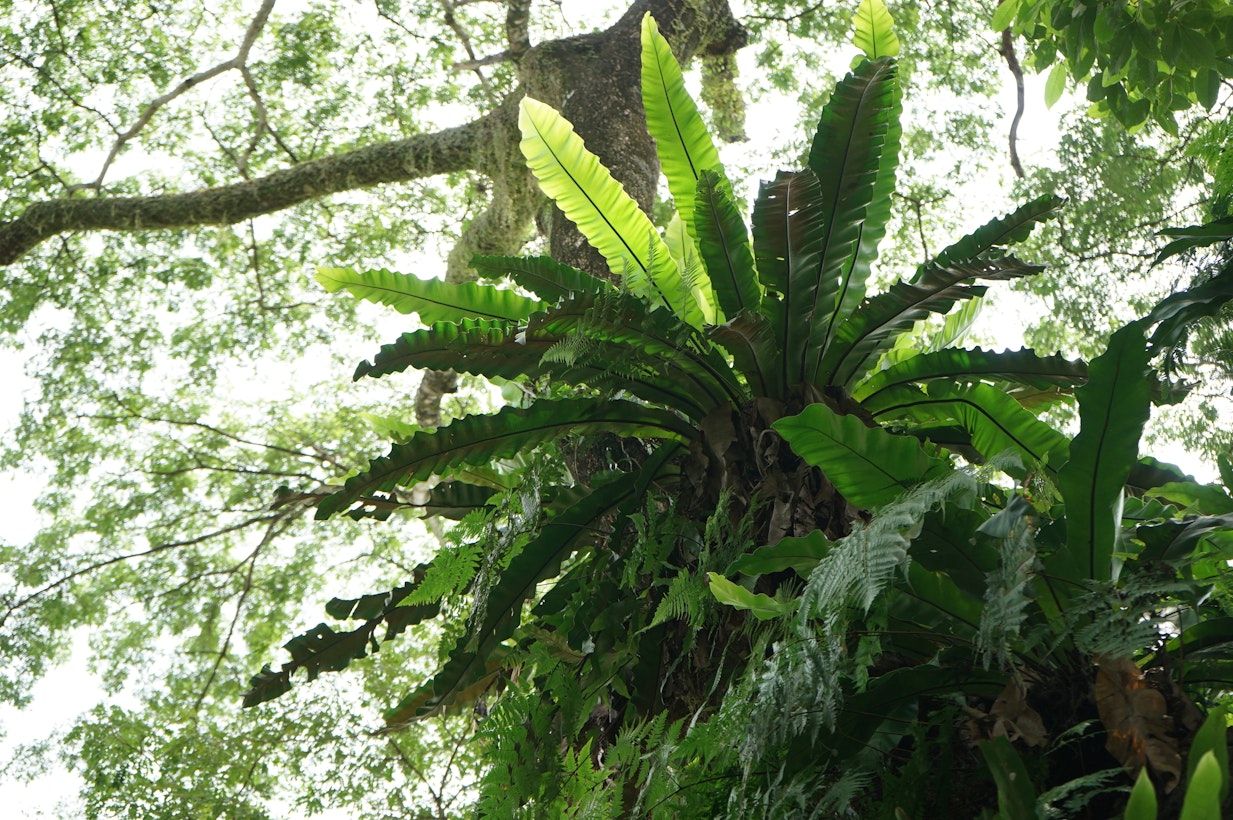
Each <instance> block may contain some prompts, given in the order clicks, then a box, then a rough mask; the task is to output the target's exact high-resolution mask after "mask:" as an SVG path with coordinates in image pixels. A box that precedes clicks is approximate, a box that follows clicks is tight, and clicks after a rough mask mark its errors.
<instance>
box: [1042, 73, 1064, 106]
mask: <svg viewBox="0 0 1233 820" xmlns="http://www.w3.org/2000/svg"><path fill="white" fill-rule="evenodd" d="M1065 90H1066V64H1065V63H1058V64H1057V65H1055V66H1054V67H1053V68H1052V69H1050V71H1049V79H1047V80H1045V107H1046V108H1052V107H1053V106H1055V105H1056V104H1057V101H1058V100H1060V99H1061V98H1062V92H1063V91H1065Z"/></svg>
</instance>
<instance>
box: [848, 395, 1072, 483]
mask: <svg viewBox="0 0 1233 820" xmlns="http://www.w3.org/2000/svg"><path fill="white" fill-rule="evenodd" d="M881 396H882V399H883V400H882V401H881V402H880V403H879V406H878V409H876V410H873V409H871V412H873V414H874V417H875V418H877V419H878V420H879V421H882V422H890V421H900V422H908V423H910V424H913V425H919V426H923V427H924V428H925V429H924V431H923V434H924V435H926V436H928V427H929V426H930V425H946V424H947V423H950V422H954V423H957V424H958V425H959V426H960V427H962V428H963V429H964V430H966V431H967V433H968V434H969V435H970V436H971V445H972V447H973V448H974V449H975V450H976V452H978V453H979V454H980V455H981V456H982V457H983V458H984V459H986V460H988V459H991V458H993V457H994V456H997V455H999V454H1001V453H1003V452H1005V451H1007V450H1009V451H1011V452H1013V453H1016V454H1018V455H1019V456H1020V457H1021V458H1023V459H1024V460H1025V462H1026V466H1027V468H1028V469H1029V470H1030V469H1031V467H1032V465H1033V464H1036V463H1044V464H1048V465H1050V466H1051V467H1052V468H1053V469H1056V468H1057V466H1058V465H1059V464H1061V463H1062V462H1063V461H1064V460H1065V457H1066V448H1067V445H1068V442H1067V439H1066V437H1065V436H1064V435H1062V434H1061V433H1059V432H1057V431H1056V430H1054V429H1053V428H1052V427H1050V426H1049V425H1047V424H1045V423H1044V422H1042V421H1041V420H1040V419H1038V418H1036V417H1035V416H1033V415H1032V414H1031V413H1029V412H1028V411H1027V410H1024V409H1023V407H1021V406H1020V405H1019V403H1018V402H1016V401H1015V400H1014V399H1013V398H1011V397H1010V396H1008V395H1007V394H1006V393H1005V392H1004V391H1002V390H999V389H997V388H996V387H993V386H992V385H988V384H970V385H956V384H952V383H948V382H946V381H935V382H931V383H930V384H929V385H928V390H927V391H922V390H920V389H918V388H915V387H906V386H905V387H899V388H895V389H893V390H887V391H885V392H883V393H882V394H881ZM940 443H941V442H940Z"/></svg>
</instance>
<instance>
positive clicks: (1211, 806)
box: [1181, 751, 1229, 820]
mask: <svg viewBox="0 0 1233 820" xmlns="http://www.w3.org/2000/svg"><path fill="white" fill-rule="evenodd" d="M1228 775H1229V772H1228V768H1227V767H1226V768H1225V770H1224V772H1221V770H1220V763H1219V762H1218V760H1217V757H1216V753H1215V752H1213V751H1207V752H1204V753H1203V756H1202V757H1200V758H1199V763H1198V765H1196V766H1195V767H1194V774H1193V775H1192V776H1191V778H1190V780H1189V781H1188V782H1187V783H1186V799H1185V800H1184V801H1183V802H1182V813H1181V820H1211V818H1213V817H1220V792H1221V788H1222V787H1223V786H1224V785H1225V781H1226V780H1227V778H1228Z"/></svg>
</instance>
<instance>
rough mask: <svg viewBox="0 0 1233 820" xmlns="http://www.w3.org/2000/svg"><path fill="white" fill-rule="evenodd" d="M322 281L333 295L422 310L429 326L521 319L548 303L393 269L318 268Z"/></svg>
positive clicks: (484, 286) (404, 309) (478, 286)
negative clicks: (466, 320)
mask: <svg viewBox="0 0 1233 820" xmlns="http://www.w3.org/2000/svg"><path fill="white" fill-rule="evenodd" d="M317 281H318V282H320V283H321V285H322V286H323V287H324V288H325V289H326V290H327V291H329V292H330V293H336V292H337V291H340V290H344V289H345V290H347V291H348V292H349V293H351V294H352V295H354V296H358V297H359V298H361V299H365V300H367V301H369V302H376V303H378V304H382V305H389V306H390V307H392V308H394V309H395V310H397V311H398V312H399V313H418V314H419V317H420V320H421V321H422V322H424V323H425V324H431V323H433V322H457V321H459V320H461V319H467V318H471V319H501V320H505V321H511V322H516V321H519V320H521V319H525V318H527V317H528V316H530V315H531V314H532V313H534V312H535V311H537V310H542V309H543V308H544V305H543V303H542V302H540V301H539V300H538V299H531V298H529V297H526V296H523V295H521V294H519V293H515V292H514V291H512V290H503V289H500V288H494V287H490V286H488V285H477V284H475V283H474V282H462V283H458V284H454V283H451V282H442V281H440V280H438V279H420V278H419V277H418V276H408V275H407V274H405V273H394V272H392V271H388V270H376V271H365V272H363V273H357V272H356V271H354V270H350V269H348V268H318V269H317Z"/></svg>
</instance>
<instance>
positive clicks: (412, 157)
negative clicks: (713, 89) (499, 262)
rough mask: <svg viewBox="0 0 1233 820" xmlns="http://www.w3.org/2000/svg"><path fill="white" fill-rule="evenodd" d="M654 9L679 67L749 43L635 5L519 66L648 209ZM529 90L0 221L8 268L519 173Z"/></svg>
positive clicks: (669, 2) (735, 32)
mask: <svg viewBox="0 0 1233 820" xmlns="http://www.w3.org/2000/svg"><path fill="white" fill-rule="evenodd" d="M648 11H649V12H650V13H651V14H653V15H654V16H655V18H656V20H658V22H659V24H660V28H661V29H662V30H663V31H664V33H665V35H666V36H667V37H668V38H669V40H670V41H671V42H672V43H673V47H674V48H675V49H676V50H677V52H678V57H679V58H680V59H682V60H683V61H684V60H688V59H689V58H690V57H691V56H692V55H693V54H695V53H697V52H698V51H699V50H702V51H704V52H705V53H711V54H718V53H731V52H733V51H735V50H736V49H737V48H739V47H740V46H741V45H744V42H745V35H744V29H742V28H741V26H740V24H739V23H738V22H737V21H736V20H735V18H734V17H733V16H732V13H731V9H730V8H729V7H728V3H727V2H726V0H637V2H635V3H633V4H632V5H631V7H630V9H629V10H628V11H627V12H626V13H625V15H624V16H623V17H621V19H620V20H619V21H617V22H616V23H615V24H614V25H613V26H611V27H610V28H609V29H607V30H606V31H601V32H596V33H593V34H587V35H582V36H578V37H571V38H567V39H562V40H554V41H550V42H548V43H543V44H540V45H536V46H532V47H530V48H529V49H528V50H527V51H526V52H525V54H523V55H522V57H521V60H520V68H521V73H522V76H523V81H524V88H525V90H526V93H530V94H532V96H537V97H539V98H541V99H544V101H545V102H549V103H551V104H554V105H557V106H558V107H559V108H560V109H561V110H562V111H563V113H564V114H565V115H566V116H567V117H570V118H571V119H573V120H574V123H575V126H576V127H577V130H578V133H579V134H580V135H582V137H583V138H584V139H585V140H587V143H588V145H589V146H590V148H591V150H592V151H594V152H595V153H597V154H598V155H599V156H600V158H601V159H602V160H603V161H604V162H605V163H606V164H608V166H609V168H610V169H611V170H612V172H613V175H614V176H615V177H616V178H617V179H618V180H620V181H622V182H623V183H625V185H626V186H627V188H628V189H629V191H630V193H631V194H632V195H633V196H634V198H635V199H636V200H637V201H638V202H639V204H640V205H642V207H644V208H647V209H649V207H650V204H651V202H652V200H653V198H654V192H655V185H656V180H657V175H658V163H657V162H656V160H655V153H654V148H653V145H652V143H651V140H650V137H649V136H647V134H646V128H645V125H644V116H643V113H642V105H641V100H640V99H639V92H638V85H639V84H638V65H639V47H638V24H639V22H640V21H641V19H642V15H643V14H644V13H646V12H648ZM523 93H524V91H523V89H520V90H519V91H517V92H515V93H514V94H512V95H510V96H509V97H507V98H506V99H505V100H503V101H502V102H501V103H500V104H499V105H498V106H497V107H496V108H494V109H493V110H492V111H490V112H489V113H487V114H486V115H484V116H482V117H480V118H478V119H476V120H474V121H472V122H469V123H466V124H464V125H459V126H456V127H453V128H447V129H444V130H442V131H437V132H433V133H429V134H420V135H416V136H414V137H410V138H408V139H404V140H396V141H391V142H383V143H377V144H374V145H369V146H365V147H363V148H359V149H356V150H353V151H348V152H346V153H342V154H336V155H333V156H330V157H324V158H321V159H317V160H313V161H309V162H304V163H301V164H297V165H293V166H291V167H289V168H285V169H283V170H280V171H276V172H274V173H272V174H270V175H268V176H265V177H260V178H257V179H253V180H249V181H245V182H238V183H235V184H233V185H224V186H220V187H215V188H206V189H202V190H198V191H191V192H187V193H180V194H167V195H152V196H144V197H110V196H70V197H67V198H64V199H58V200H50V201H45V202H37V203H34V204H32V205H30V206H29V207H27V208H26V210H25V211H24V212H23V213H22V214H21V215H20V216H18V217H16V218H15V219H12V220H10V221H8V222H5V223H3V224H0V265H11V264H13V263H14V262H16V261H17V260H18V259H20V258H21V256H22V255H24V254H25V253H27V252H29V251H30V250H32V249H33V248H35V247H37V246H38V245H39V244H40V243H41V242H43V241H45V240H47V239H50V238H51V237H54V236H57V235H59V234H62V233H80V232H85V231H149V230H166V229H183V228H191V227H195V226H200V225H229V224H234V223H237V222H241V221H243V220H246V219H251V218H252V217H254V216H260V215H262V214H269V213H274V212H276V211H280V210H284V209H286V208H290V207H292V206H295V205H298V204H300V203H301V202H306V201H308V200H310V199H316V198H319V197H323V196H328V195H330V194H335V193H340V192H343V191H350V190H356V189H361V188H369V187H372V186H374V185H382V184H387V183H394V182H407V181H410V180H414V179H422V178H424V177H430V176H436V175H438V174H444V173H451V172H457V171H465V170H476V171H480V172H481V173H485V174H487V175H489V176H493V177H494V179H496V178H497V177H500V176H502V175H503V172H508V171H510V170H511V168H510V163H509V162H508V161H506V159H507V157H504V156H499V155H500V154H502V153H507V152H501V151H500V149H501V148H506V149H509V148H512V149H514V153H517V151H516V146H517V142H516V138H515V142H514V143H512V144H511V143H509V142H508V140H509V139H511V138H512V137H511V135H516V134H517V133H518V131H517V103H518V100H520V99H521V98H522V96H523ZM514 175H515V176H518V175H522V177H523V179H521V180H517V181H515V180H510V184H509V185H507V188H508V189H509V190H510V191H512V190H513V189H515V188H520V187H522V185H523V184H524V182H525V180H526V179H528V177H527V176H526V171H525V169H524V168H518V169H515V171H514ZM526 201H527V200H526V197H525V196H523V197H522V198H521V199H520V200H519V202H518V206H519V207H515V208H509V209H506V212H505V213H499V214H495V215H493V216H491V217H489V218H490V219H493V220H494V221H496V222H498V223H500V225H501V227H502V228H503V229H508V228H510V227H511V226H512V224H513V222H515V221H518V220H520V219H522V218H523V217H524V216H527V217H528V218H529V215H530V209H529V208H527V207H526ZM555 227H556V230H554V231H553V235H554V238H553V239H552V243H553V248H554V251H556V250H559V251H560V252H561V254H562V256H563V258H562V261H569V260H570V259H574V258H577V257H579V256H582V257H586V258H587V259H589V263H588V264H587V265H586V266H585V267H586V268H587V269H589V270H591V271H592V272H594V273H597V274H601V275H602V274H604V273H605V272H606V271H605V268H603V267H602V266H597V263H596V260H597V259H598V257H597V256H594V255H591V254H589V253H588V252H587V250H588V249H586V247H585V242H583V240H582V239H581V237H580V236H578V235H577V233H576V232H575V231H573V229H572V226H569V225H567V224H565V223H564V222H563V221H561V220H558V221H557V222H556V225H555ZM519 234H525V231H522V232H518V231H515V236H518V235H519ZM471 238H472V240H475V239H476V237H471ZM522 238H524V239H525V235H523V237H522ZM502 244H504V243H502ZM468 258H469V257H468ZM463 261H464V262H465V261H466V260H463Z"/></svg>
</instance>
